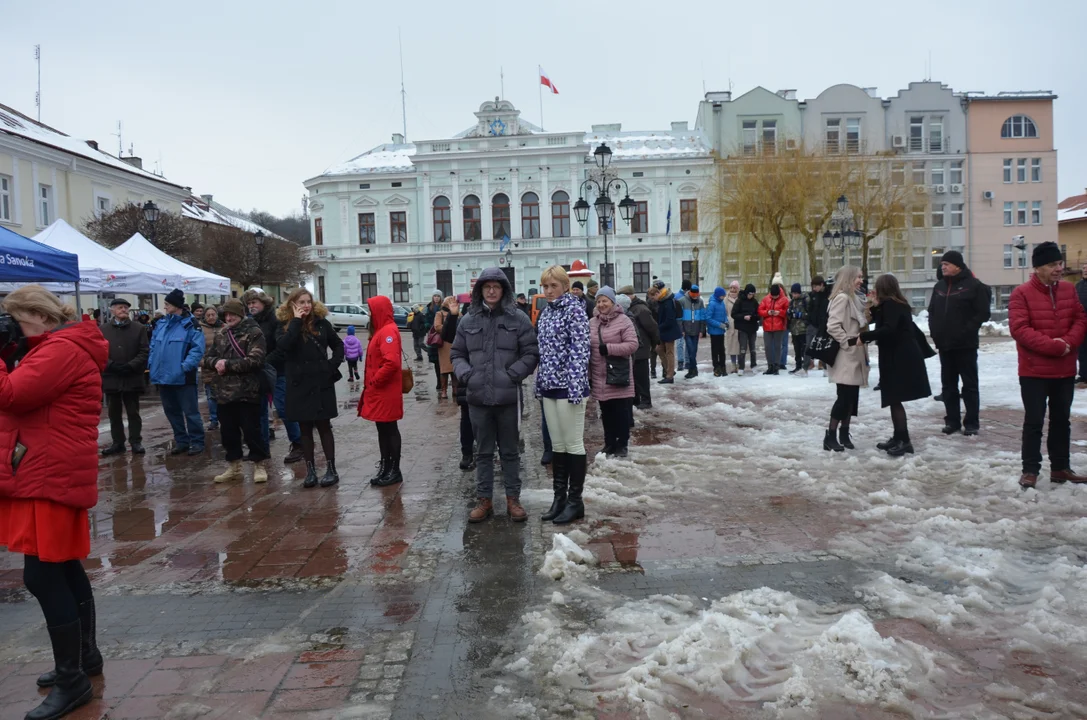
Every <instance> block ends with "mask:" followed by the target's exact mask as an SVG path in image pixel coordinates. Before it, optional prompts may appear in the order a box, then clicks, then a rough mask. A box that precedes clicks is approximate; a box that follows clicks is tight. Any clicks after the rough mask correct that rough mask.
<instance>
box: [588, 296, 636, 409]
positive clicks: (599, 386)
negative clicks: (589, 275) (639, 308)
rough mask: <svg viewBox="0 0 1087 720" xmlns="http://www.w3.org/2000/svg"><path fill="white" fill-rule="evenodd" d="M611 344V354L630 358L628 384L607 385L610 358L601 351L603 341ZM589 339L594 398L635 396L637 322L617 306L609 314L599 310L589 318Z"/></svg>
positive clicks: (600, 400)
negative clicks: (608, 360)
mask: <svg viewBox="0 0 1087 720" xmlns="http://www.w3.org/2000/svg"><path fill="white" fill-rule="evenodd" d="M601 340H603V341H604V344H605V345H607V346H608V356H609V357H616V358H621V357H625V358H629V359H630V362H629V363H628V364H629V366H630V379H629V381H628V382H627V384H626V385H608V383H607V379H608V365H607V358H605V357H604V356H603V355H601V354H600V341H601ZM589 342H590V344H591V346H592V358H591V360H590V361H589V373H590V375H591V376H592V386H593V390H592V392H593V399H594V400H596V401H597V402H604V401H607V400H619V399H621V398H632V397H634V353H635V352H637V350H638V333H637V332H635V330H634V323H633V322H631V320H630V318H628V317H627V316H626V313H624V312H623V309H622V308H621V307H619V306H618V305H616V306H615V307H613V308H612V309H611V310H610V311H608V312H607V313H601V312H600V310H597V311H596V312H595V313H594V314H593V319H592V320H590V321H589Z"/></svg>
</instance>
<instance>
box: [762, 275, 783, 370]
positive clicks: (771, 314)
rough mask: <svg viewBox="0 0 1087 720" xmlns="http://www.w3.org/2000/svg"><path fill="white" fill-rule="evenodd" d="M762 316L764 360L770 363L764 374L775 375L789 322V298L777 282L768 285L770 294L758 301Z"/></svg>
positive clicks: (779, 366)
mask: <svg viewBox="0 0 1087 720" xmlns="http://www.w3.org/2000/svg"><path fill="white" fill-rule="evenodd" d="M759 317H761V318H762V341H763V345H764V346H765V347H766V361H767V363H768V364H769V365H770V367H769V369H768V370H767V371H766V372H765V373H763V374H764V375H777V374H778V370H780V369H781V367H782V366H781V365H780V364H778V361H779V360H780V359H781V344H782V343H783V342H785V329H786V328H787V327H788V324H789V298H788V297H786V296H785V290H784V289H783V287H782V286H781V285H779V284H777V283H774V284H773V285H772V286H771V287H770V294H769V295H767V296H766V297H764V298H763V299H762V302H761V303H759Z"/></svg>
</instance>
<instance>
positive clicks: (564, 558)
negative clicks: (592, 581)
mask: <svg viewBox="0 0 1087 720" xmlns="http://www.w3.org/2000/svg"><path fill="white" fill-rule="evenodd" d="M595 564H596V557H595V556H594V555H593V554H592V553H591V552H589V551H588V550H585V549H583V548H581V547H579V546H578V544H577V543H575V542H574V541H573V540H571V539H570V538H568V537H566V536H565V535H563V534H562V533H555V534H554V535H553V536H552V537H551V550H550V551H549V552H548V553H547V554H546V555H544V562H543V567H541V568H540V575H543V576H544V577H549V578H551V579H552V580H562V579H563V578H565V577H567V576H569V575H577V574H579V573H581V572H583V571H584V569H585V566H591V565H595Z"/></svg>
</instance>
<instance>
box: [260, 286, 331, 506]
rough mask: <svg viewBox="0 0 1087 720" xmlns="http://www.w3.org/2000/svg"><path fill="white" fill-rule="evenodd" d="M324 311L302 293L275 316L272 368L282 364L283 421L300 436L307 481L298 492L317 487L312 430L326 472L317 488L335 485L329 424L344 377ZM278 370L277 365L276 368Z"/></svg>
mask: <svg viewBox="0 0 1087 720" xmlns="http://www.w3.org/2000/svg"><path fill="white" fill-rule="evenodd" d="M327 316H328V309H327V308H325V306H324V305H322V304H321V303H319V302H317V301H316V300H314V299H313V295H312V294H311V293H310V291H309V290H307V289H306V288H304V287H302V288H298V289H296V290H294V291H293V292H292V293H291V294H290V295H288V296H287V300H286V302H284V303H283V304H282V305H280V306H279V309H278V310H277V311H276V319H277V320H279V322H280V323H281V324H280V326H279V327H278V328H277V329H276V347H275V350H274V351H273V352H272V356H273V358H272V363H273V365H277V363H279V362H280V361H282V363H283V365H282V367H283V368H284V372H285V373H286V376H287V417H289V418H290V419H291V420H293V421H294V422H297V423H298V425H299V428H300V429H301V431H302V457H303V458H304V459H305V461H306V479H305V480H304V481H303V482H302V487H305V488H311V487H315V486H316V485H317V483H318V479H317V467H316V465H315V460H314V445H313V430H314V428H316V429H317V432H318V433H319V434H320V436H321V449H322V450H324V453H325V462H326V463H328V468H327V469H326V470H325V474H324V477H322V478H321V479H320V484H321V487H331V486H332V485H335V484H336V483H338V482H339V481H340V476H339V473H337V472H336V440H335V438H334V437H333V435H332V418H334V417H336V415H337V414H338V413H337V410H336V381H337V380H339V379H340V378H342V377H343V375H341V374H340V370H339V367H340V365H341V364H342V363H343V357H344V353H343V341H342V340H341V339H340V336H339V335H337V334H336V329H335V328H333V327H332V323H330V322H329V321H328V320H327V319H326V317H327ZM277 366H278V365H277Z"/></svg>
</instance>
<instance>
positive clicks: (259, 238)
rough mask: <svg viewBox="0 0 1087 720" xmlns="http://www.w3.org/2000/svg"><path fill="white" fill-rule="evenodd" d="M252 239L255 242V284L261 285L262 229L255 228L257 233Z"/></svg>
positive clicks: (262, 272) (262, 273)
mask: <svg viewBox="0 0 1087 720" xmlns="http://www.w3.org/2000/svg"><path fill="white" fill-rule="evenodd" d="M253 241H254V242H256V244H257V284H258V285H261V287H263V285H262V283H263V281H264V231H263V230H257V234H256V235H254V236H253Z"/></svg>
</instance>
